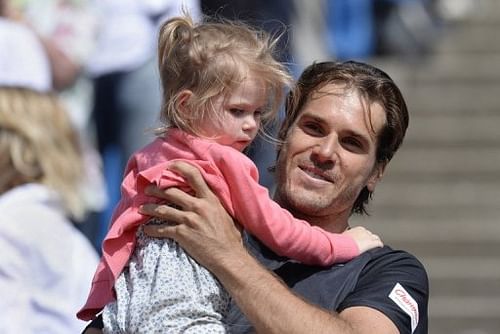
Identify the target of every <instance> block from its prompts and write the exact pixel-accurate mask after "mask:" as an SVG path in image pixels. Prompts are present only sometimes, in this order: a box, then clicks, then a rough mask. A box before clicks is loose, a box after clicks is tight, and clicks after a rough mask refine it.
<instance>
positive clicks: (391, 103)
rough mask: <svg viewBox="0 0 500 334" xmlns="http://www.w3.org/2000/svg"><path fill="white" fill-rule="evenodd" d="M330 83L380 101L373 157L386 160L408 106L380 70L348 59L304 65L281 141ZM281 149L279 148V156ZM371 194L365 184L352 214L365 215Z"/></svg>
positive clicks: (289, 100) (402, 130)
mask: <svg viewBox="0 0 500 334" xmlns="http://www.w3.org/2000/svg"><path fill="white" fill-rule="evenodd" d="M329 84H340V85H344V86H345V87H346V88H348V89H354V90H356V91H358V92H359V93H360V94H361V96H362V97H364V98H365V99H366V100H367V102H368V103H369V104H372V103H375V102H377V103H379V104H380V105H381V106H382V108H383V109H384V111H385V113H386V119H387V121H386V124H385V125H384V127H383V128H382V130H381V131H380V133H378V135H377V143H378V144H377V152H376V159H377V162H378V163H387V162H389V161H390V160H391V159H392V157H393V155H394V153H395V152H396V151H397V150H398V148H399V147H400V145H401V143H402V142H403V138H404V136H405V133H406V129H407V128H408V121H409V116H408V109H407V107H406V103H405V100H404V98H403V95H402V94H401V91H400V90H399V88H398V87H397V86H396V84H395V83H394V81H393V80H392V79H391V78H390V77H389V76H388V75H387V74H386V73H385V72H383V71H382V70H380V69H378V68H375V67H373V66H371V65H368V64H364V63H360V62H355V61H347V62H331V61H328V62H321V63H314V64H312V65H311V66H309V67H307V68H306V69H305V70H304V72H303V73H302V75H301V76H300V78H299V79H298V81H297V83H296V85H295V87H294V88H293V89H292V91H291V92H290V93H289V94H288V97H287V101H286V110H285V111H286V117H285V120H284V122H283V124H282V125H281V128H280V130H279V133H278V139H279V140H280V142H284V141H286V139H287V136H288V132H289V130H290V128H291V127H292V125H293V124H294V123H295V121H296V120H297V118H298V116H299V115H300V113H301V112H302V108H303V107H304V105H305V104H306V102H307V101H308V100H309V98H310V97H311V96H312V94H313V93H315V92H317V91H318V90H319V89H321V88H322V87H324V86H326V85H329ZM280 152H281V148H280V147H279V148H278V157H279V154H280ZM371 196H372V194H371V192H370V191H369V190H368V189H367V188H366V187H365V188H363V190H362V191H361V193H360V194H359V196H358V198H357V199H356V201H355V203H354V206H353V208H352V212H351V213H358V214H367V211H366V207H365V206H366V204H368V202H369V200H370V198H371Z"/></svg>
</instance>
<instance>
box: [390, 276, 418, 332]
mask: <svg viewBox="0 0 500 334" xmlns="http://www.w3.org/2000/svg"><path fill="white" fill-rule="evenodd" d="M389 298H391V299H392V301H393V302H395V303H396V305H398V306H399V307H400V308H401V309H402V310H403V311H404V312H405V313H406V314H408V315H409V316H410V319H411V332H412V333H413V332H414V331H415V328H417V325H418V304H417V302H416V301H415V299H413V297H412V296H410V294H409V293H408V292H407V291H406V290H405V289H404V288H403V286H402V285H401V284H399V283H396V285H394V288H393V289H392V291H391V293H390V294H389Z"/></svg>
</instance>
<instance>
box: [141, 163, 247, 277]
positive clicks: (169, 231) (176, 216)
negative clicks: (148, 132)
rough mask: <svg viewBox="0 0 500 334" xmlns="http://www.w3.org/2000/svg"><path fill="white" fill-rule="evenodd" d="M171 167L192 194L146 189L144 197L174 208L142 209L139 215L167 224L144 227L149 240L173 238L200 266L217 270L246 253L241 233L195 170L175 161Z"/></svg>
mask: <svg viewBox="0 0 500 334" xmlns="http://www.w3.org/2000/svg"><path fill="white" fill-rule="evenodd" d="M170 168H171V169H172V170H174V171H175V172H176V173H178V174H180V175H182V176H183V177H184V178H185V179H186V182H187V183H188V184H189V186H190V187H191V188H192V190H193V191H194V193H195V195H194V196H193V195H190V194H187V193H185V192H183V191H181V190H179V189H177V188H168V189H159V188H158V187H155V186H150V187H148V188H147V189H146V193H147V195H150V196H155V197H158V198H161V199H164V200H165V202H167V203H170V204H174V206H175V207H173V206H169V205H157V204H146V205H144V206H143V207H141V209H140V212H141V213H142V214H145V215H149V216H154V217H158V218H161V219H162V220H165V221H168V222H169V223H168V224H164V225H145V226H144V232H145V233H146V234H147V235H149V236H151V237H159V238H172V239H174V240H175V241H177V242H178V243H179V244H180V245H181V246H182V248H184V249H185V250H186V251H187V252H188V253H189V254H190V255H191V256H192V257H193V258H195V259H196V260H197V261H198V262H199V263H200V264H202V265H203V266H205V267H206V268H207V269H209V270H211V271H216V268H217V267H218V266H219V265H221V261H224V260H225V259H227V258H228V256H231V255H234V256H238V255H237V254H235V253H238V251H240V252H245V249H244V247H243V244H242V240H241V233H240V231H239V230H238V228H237V227H236V226H235V224H234V223H233V219H232V218H231V216H230V215H229V214H228V213H227V212H226V210H225V209H224V207H223V206H222V204H221V203H220V201H219V199H218V198H217V196H216V195H215V194H214V193H213V192H212V191H211V190H210V188H209V187H208V185H207V184H206V182H205V180H204V179H203V177H202V175H201V173H200V172H199V170H198V169H197V168H196V167H194V166H192V165H190V164H188V163H185V162H175V163H173V164H172V165H171V166H170ZM179 208H180V209H179Z"/></svg>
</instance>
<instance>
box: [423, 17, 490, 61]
mask: <svg viewBox="0 0 500 334" xmlns="http://www.w3.org/2000/svg"><path fill="white" fill-rule="evenodd" d="M499 27H500V21H497V20H495V21H474V22H469V23H467V22H463V23H461V24H460V26H450V27H447V28H446V29H444V31H442V32H441V36H440V38H439V39H438V41H437V43H435V45H434V46H433V50H432V52H433V53H446V54H456V53H460V52H465V53H490V52H498V51H500V36H498V29H499Z"/></svg>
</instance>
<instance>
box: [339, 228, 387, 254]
mask: <svg viewBox="0 0 500 334" xmlns="http://www.w3.org/2000/svg"><path fill="white" fill-rule="evenodd" d="M343 234H347V235H349V236H350V237H351V238H353V239H354V242H356V244H357V245H358V249H359V254H362V253H364V252H366V251H367V250H370V249H373V248H376V247H382V246H384V244H383V242H382V240H380V237H379V236H378V235H376V234H373V233H372V232H370V231H368V230H367V229H366V228H364V227H363V226H356V227H353V228H351V229H349V230H347V231H345V232H344V233H343Z"/></svg>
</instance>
